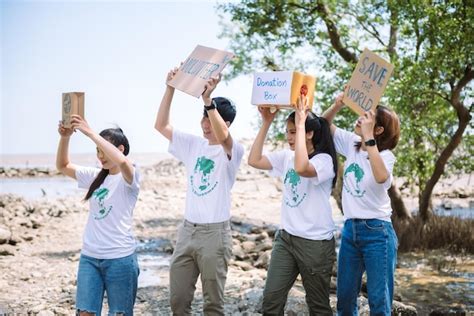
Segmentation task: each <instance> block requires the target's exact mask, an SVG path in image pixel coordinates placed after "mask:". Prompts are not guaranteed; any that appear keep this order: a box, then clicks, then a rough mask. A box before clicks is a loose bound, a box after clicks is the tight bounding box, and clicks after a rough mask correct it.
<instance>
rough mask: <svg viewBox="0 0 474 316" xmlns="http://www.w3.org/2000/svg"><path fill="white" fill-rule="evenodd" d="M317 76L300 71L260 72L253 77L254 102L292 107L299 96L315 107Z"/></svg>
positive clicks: (256, 103)
mask: <svg viewBox="0 0 474 316" xmlns="http://www.w3.org/2000/svg"><path fill="white" fill-rule="evenodd" d="M315 87H316V78H315V77H314V76H311V75H307V74H304V73H302V72H298V71H272V72H258V73H255V74H254V77H253V88H252V104H255V105H265V106H266V105H268V106H271V107H276V108H287V109H292V108H294V107H295V105H296V102H297V99H298V97H299V96H300V95H301V94H303V95H305V96H307V97H308V105H309V107H310V109H311V108H312V107H313V101H314V90H315Z"/></svg>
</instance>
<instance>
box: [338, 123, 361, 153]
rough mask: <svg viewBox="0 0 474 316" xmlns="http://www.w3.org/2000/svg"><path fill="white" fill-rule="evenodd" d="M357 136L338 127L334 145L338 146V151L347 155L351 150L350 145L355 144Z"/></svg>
mask: <svg viewBox="0 0 474 316" xmlns="http://www.w3.org/2000/svg"><path fill="white" fill-rule="evenodd" d="M356 137H357V136H356V135H355V134H354V133H351V132H348V131H345V130H343V129H340V128H336V131H335V132H334V146H335V147H336V151H337V153H339V154H341V155H343V156H344V157H347V155H348V154H349V152H350V146H354V142H355V141H356Z"/></svg>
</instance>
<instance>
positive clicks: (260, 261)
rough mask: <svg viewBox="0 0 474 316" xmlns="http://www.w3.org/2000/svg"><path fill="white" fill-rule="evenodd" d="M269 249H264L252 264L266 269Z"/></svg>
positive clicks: (269, 254) (269, 255)
mask: <svg viewBox="0 0 474 316" xmlns="http://www.w3.org/2000/svg"><path fill="white" fill-rule="evenodd" d="M271 253H272V251H271V250H267V251H265V252H264V253H263V254H262V255H260V257H258V259H257V261H256V262H255V264H254V266H255V267H257V268H261V269H265V270H267V269H268V264H269V263H270V257H271Z"/></svg>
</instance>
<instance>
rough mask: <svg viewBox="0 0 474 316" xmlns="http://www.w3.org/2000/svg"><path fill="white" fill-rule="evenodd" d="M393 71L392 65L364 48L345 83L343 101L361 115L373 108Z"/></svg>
mask: <svg viewBox="0 0 474 316" xmlns="http://www.w3.org/2000/svg"><path fill="white" fill-rule="evenodd" d="M392 72H393V65H392V64H390V63H389V62H387V61H386V60H384V59H383V58H381V57H379V56H378V55H377V54H375V53H373V52H371V51H370V50H368V49H367V48H366V49H364V51H363V52H362V54H361V55H360V57H359V62H358V63H357V66H356V68H355V70H354V72H353V73H352V77H351V80H349V82H348V83H347V85H346V89H345V91H344V98H343V102H344V103H345V104H346V105H348V106H349V107H350V108H351V109H352V110H353V111H354V112H356V113H357V114H359V115H363V114H364V112H365V111H369V110H371V109H375V107H377V105H378V103H379V100H380V98H381V97H382V95H383V92H384V91H385V87H386V86H387V83H388V80H389V79H390V76H391V75H392Z"/></svg>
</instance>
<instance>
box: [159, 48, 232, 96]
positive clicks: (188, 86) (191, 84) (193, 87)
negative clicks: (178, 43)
mask: <svg viewBox="0 0 474 316" xmlns="http://www.w3.org/2000/svg"><path fill="white" fill-rule="evenodd" d="M233 57H234V54H233V53H230V52H226V51H223V50H218V49H214V48H210V47H206V46H201V45H198V46H196V48H195V49H194V50H193V52H192V53H191V55H189V57H188V58H187V59H186V60H185V61H184V63H183V64H182V65H181V66H180V67H179V69H178V72H177V73H176V75H175V76H174V78H173V79H171V80H170V81H169V82H168V84H169V85H170V86H172V87H174V88H176V89H178V90H181V91H183V92H185V93H187V94H190V95H192V96H194V97H196V98H199V97H200V96H201V94H202V93H203V92H204V85H205V84H206V83H207V81H208V80H209V79H211V78H212V77H217V75H218V74H220V73H221V72H222V70H223V69H224V67H225V66H226V65H227V64H228V63H229V61H230V60H231V59H232V58H233Z"/></svg>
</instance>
